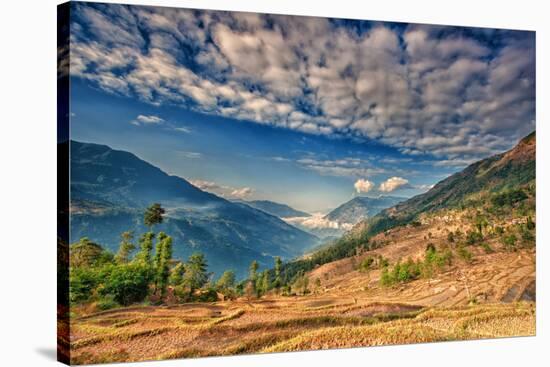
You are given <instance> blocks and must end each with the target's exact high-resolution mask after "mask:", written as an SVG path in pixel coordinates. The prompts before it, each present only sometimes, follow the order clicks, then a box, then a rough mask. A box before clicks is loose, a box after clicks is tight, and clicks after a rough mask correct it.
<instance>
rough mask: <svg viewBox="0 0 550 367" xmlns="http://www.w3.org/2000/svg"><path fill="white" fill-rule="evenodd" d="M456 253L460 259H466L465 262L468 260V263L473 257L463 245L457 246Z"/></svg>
mask: <svg viewBox="0 0 550 367" xmlns="http://www.w3.org/2000/svg"><path fill="white" fill-rule="evenodd" d="M457 253H458V256H459V257H460V258H461V259H462V260H464V261H466V262H468V263H469V262H472V259H473V257H474V255H473V254H472V253H471V252H470V251H468V250H467V249H466V247H464V246H459V247H458V249H457Z"/></svg>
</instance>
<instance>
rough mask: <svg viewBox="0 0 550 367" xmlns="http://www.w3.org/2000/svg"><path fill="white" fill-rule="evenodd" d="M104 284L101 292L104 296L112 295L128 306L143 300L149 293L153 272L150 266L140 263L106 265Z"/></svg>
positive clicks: (121, 303)
mask: <svg viewBox="0 0 550 367" xmlns="http://www.w3.org/2000/svg"><path fill="white" fill-rule="evenodd" d="M102 272H103V273H104V276H103V279H104V284H103V286H102V287H100V289H99V293H100V294H101V295H102V296H104V297H112V298H113V300H114V301H115V302H117V303H118V304H120V305H123V306H128V305H130V304H132V303H137V302H141V301H143V300H144V299H145V297H147V294H148V293H149V283H150V282H151V281H152V278H153V277H152V275H153V274H152V272H151V269H150V267H149V266H147V265H145V264H143V263H141V262H139V263H129V264H122V265H116V266H108V267H105V268H104V269H103V271H102Z"/></svg>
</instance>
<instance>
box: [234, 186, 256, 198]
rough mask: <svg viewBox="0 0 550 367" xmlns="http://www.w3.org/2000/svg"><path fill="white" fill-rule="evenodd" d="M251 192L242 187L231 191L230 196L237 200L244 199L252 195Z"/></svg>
mask: <svg viewBox="0 0 550 367" xmlns="http://www.w3.org/2000/svg"><path fill="white" fill-rule="evenodd" d="M253 192H254V190H252V189H251V188H250V187H243V188H240V189H236V190H233V191H231V196H232V197H234V198H237V199H244V198H246V197H248V196H250V195H252V193H253Z"/></svg>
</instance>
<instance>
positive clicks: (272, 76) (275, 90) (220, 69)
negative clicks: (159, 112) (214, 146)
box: [70, 3, 535, 176]
mask: <svg viewBox="0 0 550 367" xmlns="http://www.w3.org/2000/svg"><path fill="white" fill-rule="evenodd" d="M74 8H75V12H74V15H75V16H74V18H73V19H74V20H73V24H72V25H71V29H72V32H73V33H72V35H71V48H70V52H71V66H70V72H71V73H72V75H73V76H75V77H79V78H82V79H85V80H88V81H89V82H91V83H94V84H96V85H97V86H99V87H100V88H102V89H104V90H105V91H107V92H109V93H116V94H121V95H125V96H131V97H137V98H139V99H141V100H142V101H145V102H148V103H151V104H153V105H161V104H170V105H180V106H183V107H185V108H190V109H194V110H197V111H200V112H203V113H208V114H216V115H222V116H226V117H231V118H236V119H242V120H248V121H252V122H257V123H262V124H270V125H274V126H277V127H282V128H286V129H292V130H296V131H301V132H304V133H307V134H316V135H328V136H336V137H346V138H353V139H359V140H361V139H363V140H368V139H374V140H377V141H379V142H381V143H383V144H386V145H389V146H392V147H395V148H397V149H399V150H400V151H401V152H402V153H404V154H410V155H421V154H432V155H434V156H435V157H437V158H441V159H447V160H449V159H451V160H454V159H459V160H463V161H465V160H472V159H477V158H480V157H483V156H487V155H489V154H492V153H495V152H499V151H502V150H504V149H506V148H509V147H510V146H512V145H513V144H514V143H515V141H517V139H518V138H519V137H521V136H522V135H525V134H527V133H528V132H530V131H531V130H533V129H534V128H535V123H534V119H535V37H534V33H533V32H520V31H504V30H481V29H473V28H470V29H468V31H465V30H464V29H460V28H456V27H441V26H428V25H409V26H407V27H405V28H401V27H393V26H392V25H391V24H387V23H369V24H368V26H367V27H363V26H357V27H346V26H344V25H342V24H338V23H335V22H331V21H330V20H328V19H323V18H311V17H290V16H281V15H261V14H245V13H229V12H216V11H197V10H186V9H169V8H161V7H158V8H155V7H128V6H124V5H114V4H109V5H106V4H85V3H79V4H75V5H74ZM354 24H355V25H360V22H359V21H357V22H355V23H354ZM364 29H366V30H364ZM144 35H146V36H147V37H146V38H147V39H145V38H144ZM135 121H138V120H135ZM140 123H146V122H140ZM153 123H154V122H153ZM311 167H312V169H316V170H318V171H320V172H321V171H322V172H325V173H326V174H331V175H333V174H339V172H341V171H342V170H341V169H338V170H336V171H334V170H332V171H331V169H330V168H329V167H327V166H322V165H317V166H315V165H311ZM343 168H345V169H344V171H347V172H348V173H346V174H349V173H350V168H351V167H343ZM353 174H357V175H359V176H361V172H353ZM363 176H365V175H363Z"/></svg>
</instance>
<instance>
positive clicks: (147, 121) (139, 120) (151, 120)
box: [130, 115, 164, 126]
mask: <svg viewBox="0 0 550 367" xmlns="http://www.w3.org/2000/svg"><path fill="white" fill-rule="evenodd" d="M163 122H164V119H162V118H160V117H158V116H154V115H138V117H136V118H135V120H132V121H130V123H132V124H134V125H138V126H139V125H151V124H153V125H158V124H162V123H163Z"/></svg>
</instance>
